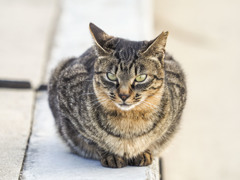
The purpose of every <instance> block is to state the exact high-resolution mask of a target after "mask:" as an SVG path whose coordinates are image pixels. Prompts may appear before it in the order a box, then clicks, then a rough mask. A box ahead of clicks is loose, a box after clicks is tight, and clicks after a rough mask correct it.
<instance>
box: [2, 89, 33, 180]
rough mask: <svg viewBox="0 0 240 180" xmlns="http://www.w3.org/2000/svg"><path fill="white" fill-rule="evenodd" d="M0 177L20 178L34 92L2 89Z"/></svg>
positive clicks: (3, 179)
mask: <svg viewBox="0 0 240 180" xmlns="http://www.w3.org/2000/svg"><path fill="white" fill-rule="evenodd" d="M0 99H1V103H0V159H1V160H0V179H1V180H11V179H18V176H19V173H20V170H21V167H22V162H23V158H24V154H25V149H26V146H27V140H28V137H29V133H30V126H31V121H32V109H33V104H34V93H33V92H32V91H30V90H18V91H16V90H9V89H1V90H0Z"/></svg>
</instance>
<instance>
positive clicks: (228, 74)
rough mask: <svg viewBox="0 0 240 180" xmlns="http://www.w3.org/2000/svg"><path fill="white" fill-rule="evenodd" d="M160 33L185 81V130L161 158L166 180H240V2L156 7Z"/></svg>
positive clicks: (185, 0) (190, 0)
mask: <svg viewBox="0 0 240 180" xmlns="http://www.w3.org/2000/svg"><path fill="white" fill-rule="evenodd" d="M154 7H155V18H156V19H155V25H156V33H160V31H161V30H163V29H164V30H169V31H170V35H169V40H168V43H167V50H168V51H169V52H171V53H172V54H173V55H174V57H175V58H176V59H177V60H178V61H180V62H181V64H182V66H183V67H184V69H185V73H186V75H187V82H188V83H187V84H188V102H187V107H186V110H185V113H184V116H183V122H182V127H181V130H180V132H179V134H177V136H176V139H175V140H174V141H173V143H172V144H171V145H170V147H169V148H168V149H167V150H166V152H165V153H164V155H163V159H164V163H163V167H164V176H165V179H167V180H176V179H178V180H186V179H195V180H202V179H204V180H213V179H217V180H223V179H231V180H235V179H236V180H237V179H240V171H239V167H240V155H239V152H240V143H239V142H240V141H239V139H240V113H239V110H240V109H239V107H240V106H239V102H240V95H239V92H240V81H239V77H240V71H239V67H240V61H239V57H240V51H239V47H240V35H239V32H240V23H239V17H240V11H239V7H240V1H236V0H230V1H216V0H211V1H207V0H202V1H199V0H180V1H177V0H172V1H167V0H161V1H158V0H156V1H155V6H154Z"/></svg>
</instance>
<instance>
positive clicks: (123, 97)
mask: <svg viewBox="0 0 240 180" xmlns="http://www.w3.org/2000/svg"><path fill="white" fill-rule="evenodd" d="M129 96H130V95H129V94H119V97H120V98H121V99H122V100H123V101H126V100H127V98H129Z"/></svg>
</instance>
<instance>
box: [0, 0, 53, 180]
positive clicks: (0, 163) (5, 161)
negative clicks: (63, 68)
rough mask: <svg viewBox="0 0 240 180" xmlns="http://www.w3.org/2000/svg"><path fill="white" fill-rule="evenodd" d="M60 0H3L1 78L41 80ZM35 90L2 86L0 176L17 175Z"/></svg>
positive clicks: (0, 2)
mask: <svg viewBox="0 0 240 180" xmlns="http://www.w3.org/2000/svg"><path fill="white" fill-rule="evenodd" d="M56 2H57V0H11V1H8V0H0V79H1V80H2V79H4V80H27V81H29V82H30V83H31V84H32V85H33V87H34V88H36V87H37V86H38V85H39V84H40V83H41V81H42V75H43V73H44V65H45V61H46V59H47V54H48V53H47V52H48V48H49V39H50V36H51V29H52V21H53V19H54V16H55V14H56V9H57V6H56ZM35 94H36V92H35V91H34V90H32V89H29V90H14V89H0V102H1V103H0V179H1V180H5V179H6V180H11V179H18V177H19V174H20V170H21V168H22V163H23V159H24V155H25V150H26V147H27V141H28V138H29V134H30V129H31V122H32V118H33V117H32V114H33V109H34V104H35Z"/></svg>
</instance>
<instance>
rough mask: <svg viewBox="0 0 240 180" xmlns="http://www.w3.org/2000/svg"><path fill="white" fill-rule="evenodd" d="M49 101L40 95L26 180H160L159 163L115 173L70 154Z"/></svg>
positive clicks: (155, 161)
mask: <svg viewBox="0 0 240 180" xmlns="http://www.w3.org/2000/svg"><path fill="white" fill-rule="evenodd" d="M47 98H48V96H47V93H46V92H44V93H39V94H38V98H37V104H36V109H35V114H34V124H33V133H32V136H31V140H30V144H29V149H28V152H27V158H26V162H25V166H24V171H23V179H26V180H28V179H29V180H32V179H34V180H38V179H39V180H42V179H44V180H53V179H56V180H59V179H61V180H65V179H66V180H67V179H71V180H75V179H76V180H77V179H83V180H86V179H92V180H95V179H99V180H113V179H115V180H118V179H119V180H123V179H131V180H146V179H147V178H148V179H152V180H159V175H158V172H159V169H158V160H156V159H155V160H154V162H153V164H152V165H151V166H150V167H125V168H122V169H112V168H104V167H102V165H101V164H100V162H99V161H96V160H89V159H84V158H81V157H80V156H77V155H75V154H72V153H70V151H69V149H68V147H66V146H65V143H64V142H63V141H62V140H61V139H60V138H59V136H58V134H57V132H56V128H55V122H54V119H53V117H52V114H51V112H50V109H49V106H48V102H47Z"/></svg>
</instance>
